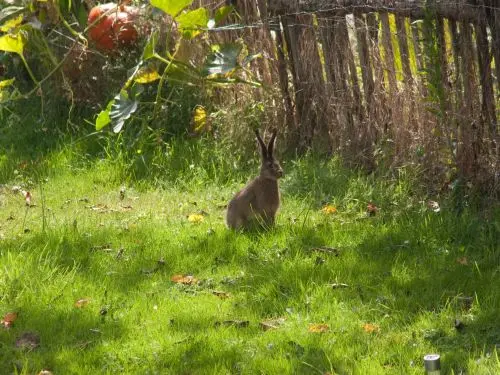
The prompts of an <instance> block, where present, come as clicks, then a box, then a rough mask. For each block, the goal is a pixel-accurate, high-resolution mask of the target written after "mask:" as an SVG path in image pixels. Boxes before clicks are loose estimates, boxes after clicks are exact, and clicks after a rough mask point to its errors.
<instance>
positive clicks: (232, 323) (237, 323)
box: [215, 320, 250, 328]
mask: <svg viewBox="0 0 500 375" xmlns="http://www.w3.org/2000/svg"><path fill="white" fill-rule="evenodd" d="M249 325H250V321H248V320H224V321H222V322H215V327H220V326H224V327H236V328H247V327H248V326H249Z"/></svg>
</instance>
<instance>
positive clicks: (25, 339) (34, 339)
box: [16, 332, 40, 350]
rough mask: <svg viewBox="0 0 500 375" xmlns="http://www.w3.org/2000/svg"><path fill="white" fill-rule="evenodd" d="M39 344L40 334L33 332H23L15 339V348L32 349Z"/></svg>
mask: <svg viewBox="0 0 500 375" xmlns="http://www.w3.org/2000/svg"><path fill="white" fill-rule="evenodd" d="M38 346H40V336H38V335H37V334H36V333H33V332H25V333H23V334H22V335H21V336H19V337H18V338H17V340H16V348H19V349H27V350H33V349H36V348H37V347H38Z"/></svg>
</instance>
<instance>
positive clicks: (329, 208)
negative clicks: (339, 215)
mask: <svg viewBox="0 0 500 375" xmlns="http://www.w3.org/2000/svg"><path fill="white" fill-rule="evenodd" d="M321 212H323V213H324V214H327V215H332V214H334V213H336V212H337V207H335V206H332V205H330V204H327V205H326V206H324V207H323V208H322V209H321Z"/></svg>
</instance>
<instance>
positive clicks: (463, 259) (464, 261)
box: [457, 257, 469, 266]
mask: <svg viewBox="0 0 500 375" xmlns="http://www.w3.org/2000/svg"><path fill="white" fill-rule="evenodd" d="M457 263H458V264H461V265H462V266H467V265H468V264H469V261H468V260H467V257H460V258H458V259H457Z"/></svg>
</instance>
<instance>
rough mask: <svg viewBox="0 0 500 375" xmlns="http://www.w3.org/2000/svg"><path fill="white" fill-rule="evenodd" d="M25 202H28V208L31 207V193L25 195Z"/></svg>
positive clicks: (27, 192)
mask: <svg viewBox="0 0 500 375" xmlns="http://www.w3.org/2000/svg"><path fill="white" fill-rule="evenodd" d="M24 200H25V202H26V206H28V207H31V193H30V192H29V191H26V192H25V193H24Z"/></svg>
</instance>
